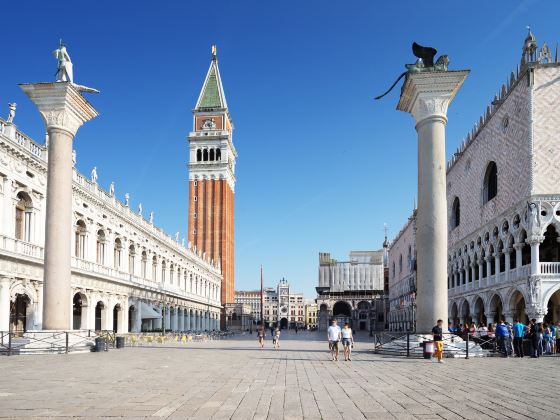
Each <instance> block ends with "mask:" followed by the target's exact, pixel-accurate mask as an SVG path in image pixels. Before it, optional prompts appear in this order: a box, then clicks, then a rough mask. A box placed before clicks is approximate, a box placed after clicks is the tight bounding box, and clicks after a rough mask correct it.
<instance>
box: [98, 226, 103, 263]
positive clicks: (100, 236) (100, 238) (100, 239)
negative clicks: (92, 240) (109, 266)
mask: <svg viewBox="0 0 560 420" xmlns="http://www.w3.org/2000/svg"><path fill="white" fill-rule="evenodd" d="M97 264H101V265H103V264H105V232H104V231H103V230H99V231H97Z"/></svg>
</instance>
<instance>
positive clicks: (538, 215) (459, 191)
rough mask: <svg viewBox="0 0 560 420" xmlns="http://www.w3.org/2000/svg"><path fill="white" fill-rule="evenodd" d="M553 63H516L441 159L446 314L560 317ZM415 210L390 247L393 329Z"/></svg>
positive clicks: (458, 320) (401, 307) (401, 303)
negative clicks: (452, 150) (444, 202)
mask: <svg viewBox="0 0 560 420" xmlns="http://www.w3.org/2000/svg"><path fill="white" fill-rule="evenodd" d="M559 80H560V64H559V62H558V51H556V52H555V53H554V54H553V53H552V51H551V50H550V48H549V47H548V45H547V44H546V43H543V44H542V45H541V46H540V47H539V46H538V44H537V40H536V38H535V36H534V35H533V34H532V33H531V32H530V31H529V34H528V36H527V38H526V39H525V42H524V44H523V48H522V56H521V62H520V65H519V66H518V67H517V68H516V69H515V70H514V71H513V72H512V73H511V75H510V76H509V77H508V79H507V82H506V83H505V84H503V85H502V86H501V88H500V89H499V92H498V93H497V94H496V95H495V97H494V99H493V100H492V102H491V104H490V105H489V106H488V107H487V108H486V111H485V112H484V114H483V115H482V116H481V117H480V120H479V121H478V123H477V124H476V125H475V127H474V128H473V129H472V131H471V132H470V133H469V134H468V135H467V137H466V139H465V140H464V141H463V142H462V143H461V145H460V147H459V149H458V150H457V152H456V153H455V154H454V155H453V158H452V159H451V160H450V161H449V162H448V166H447V204H448V229H449V233H448V289H449V290H448V296H449V321H450V322H452V323H454V324H465V323H471V322H475V323H477V324H479V323H482V324H488V323H495V322H497V321H498V320H501V319H502V318H503V319H505V320H506V321H508V322H510V323H512V322H513V320H514V319H518V320H520V321H522V322H525V323H527V322H528V320H529V319H533V318H534V319H536V320H537V322H545V323H551V322H557V321H559V320H560V241H559V239H560V238H559V233H560V159H559V156H560V142H558V131H559V130H560V111H559V109H558V103H559V102H560V82H559ZM414 225H415V216H414V215H413V216H412V217H411V218H410V219H409V221H408V222H407V224H406V225H405V227H404V228H403V229H402V230H401V232H400V233H399V234H398V235H397V236H396V238H395V239H394V240H393V242H392V243H391V246H390V250H389V261H390V262H389V270H390V274H389V276H390V285H391V286H390V288H391V292H390V297H391V305H390V314H389V326H390V328H391V329H392V330H401V329H402V330H406V329H409V328H413V322H414V320H413V309H414V293H415V290H416V289H415V286H414V278H415V275H414V270H415V266H414V264H413V263H412V262H413V261H415V248H414V244H415V229H414Z"/></svg>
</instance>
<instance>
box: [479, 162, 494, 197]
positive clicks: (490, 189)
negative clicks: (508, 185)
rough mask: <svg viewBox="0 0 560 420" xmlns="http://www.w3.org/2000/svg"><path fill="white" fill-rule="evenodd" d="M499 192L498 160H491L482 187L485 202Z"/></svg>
mask: <svg viewBox="0 0 560 420" xmlns="http://www.w3.org/2000/svg"><path fill="white" fill-rule="evenodd" d="M497 194H498V167H497V166H496V162H490V163H489V164H488V166H487V167H486V173H485V174H484V186H483V189H482V198H483V204H486V203H487V202H489V201H490V200H492V199H493V198H494V197H496V195H497Z"/></svg>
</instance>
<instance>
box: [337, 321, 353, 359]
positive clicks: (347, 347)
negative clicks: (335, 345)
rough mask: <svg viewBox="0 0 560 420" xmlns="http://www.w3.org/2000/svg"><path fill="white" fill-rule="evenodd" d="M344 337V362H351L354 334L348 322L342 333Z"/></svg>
mask: <svg viewBox="0 0 560 420" xmlns="http://www.w3.org/2000/svg"><path fill="white" fill-rule="evenodd" d="M340 335H341V337H342V346H343V348H344V360H345V361H350V360H351V359H350V354H351V353H352V348H353V347H354V335H353V334H352V328H350V325H349V324H348V322H346V323H345V324H344V328H342V331H341V332H340Z"/></svg>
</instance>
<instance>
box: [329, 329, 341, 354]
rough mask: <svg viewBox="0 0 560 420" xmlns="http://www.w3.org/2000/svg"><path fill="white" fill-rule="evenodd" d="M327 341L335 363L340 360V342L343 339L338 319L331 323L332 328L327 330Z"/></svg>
mask: <svg viewBox="0 0 560 420" xmlns="http://www.w3.org/2000/svg"><path fill="white" fill-rule="evenodd" d="M327 339H328V340H329V350H330V351H331V357H332V359H333V361H335V360H338V342H339V341H340V339H341V330H340V327H339V326H338V325H336V319H333V320H332V321H331V326H330V327H329V328H328V329H327Z"/></svg>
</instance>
